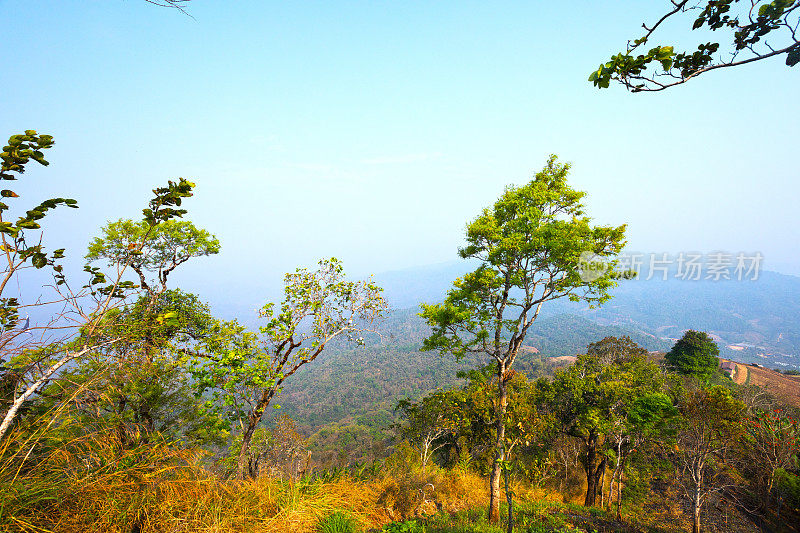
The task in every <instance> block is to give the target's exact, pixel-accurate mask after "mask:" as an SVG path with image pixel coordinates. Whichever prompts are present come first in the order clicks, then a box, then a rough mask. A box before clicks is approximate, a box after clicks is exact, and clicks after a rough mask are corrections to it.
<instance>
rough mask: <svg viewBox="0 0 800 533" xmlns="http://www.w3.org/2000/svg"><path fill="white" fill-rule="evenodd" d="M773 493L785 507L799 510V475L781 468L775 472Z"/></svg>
mask: <svg viewBox="0 0 800 533" xmlns="http://www.w3.org/2000/svg"><path fill="white" fill-rule="evenodd" d="M775 492H776V493H777V494H778V495H779V496H780V497H781V498H782V499H783V501H784V502H785V503H786V505H789V506H791V507H794V508H795V510H800V475H797V474H794V473H792V472H787V471H786V470H784V469H783V468H779V469H778V470H776V471H775Z"/></svg>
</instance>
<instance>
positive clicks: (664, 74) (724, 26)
mask: <svg viewBox="0 0 800 533" xmlns="http://www.w3.org/2000/svg"><path fill="white" fill-rule="evenodd" d="M670 3H671V4H672V5H671V6H669V7H668V9H669V11H667V12H666V13H665V14H664V15H663V16H661V17H660V18H659V19H658V20H657V21H656V22H655V23H652V24H651V25H649V26H648V25H647V24H646V23H645V24H642V27H643V28H644V30H645V33H644V34H643V35H642V36H641V37H639V38H637V39H634V40H633V41H628V45H627V47H626V49H625V52H620V53H618V54H616V55H613V56H611V60H610V61H608V62H607V63H605V64H602V65H600V67H599V68H598V69H597V70H596V71H594V72H592V73H591V75H590V76H589V81H591V82H592V83H594V86H595V87H598V88H601V89H604V88H607V87H608V86H609V84H610V83H611V81H612V80H613V81H616V82H619V83H621V84H622V85H623V86H624V87H625V88H626V89H628V90H629V91H631V92H641V91H662V90H664V89H667V88H669V87H674V86H675V85H680V84H682V83H686V82H687V81H689V80H690V79H692V78H695V77H697V76H699V75H701V74H704V73H706V72H710V71H712V70H717V69H721V68H728V67H736V66H740V65H745V64H748V63H753V62H755V61H761V60H764V59H768V58H770V57H775V56H786V58H785V62H786V65H787V66H789V67H793V66H795V65H796V64H797V63H799V62H800V35H799V34H798V33H797V27H798V24H799V23H800V18H799V15H800V0H750V1H749V2H746V1H744V0H703V1H701V2H699V3H698V2H690V1H689V0H670ZM690 13H694V14H696V15H697V16H696V18H694V20H693V21H692V30H703V29H706V30H707V31H708V30H710V31H714V32H716V31H718V30H722V31H727V32H730V33H732V36H731V37H732V43H731V45H732V46H731V48H730V49H729V50H728V52H727V53H725V54H723V53H722V52H721V51H720V43H719V42H708V43H703V44H700V45H698V46H697V50H695V51H694V52H680V53H677V52H675V47H674V46H661V45H659V46H655V47H653V48H651V49H650V50H648V51H647V52H642V53H639V54H638V55H634V53H635V52H637V51H638V50H643V49H644V46H645V45H646V44H647V43H648V42H649V41H650V39H651V37H652V36H653V34H654V33H655V32H656V30H658V28H659V27H661V26H662V24H664V23H666V22H667V21H668V20H669V19H671V18H673V17H681V16H686V17H689V14H690ZM692 18H693V16H692V17H689V20H692ZM687 22H688V21H687ZM767 38H769V39H770V40H771V42H767ZM718 52H720V56H719V57H718V58H715V55H716V54H717V53H718Z"/></svg>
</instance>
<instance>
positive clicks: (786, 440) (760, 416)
mask: <svg viewBox="0 0 800 533" xmlns="http://www.w3.org/2000/svg"><path fill="white" fill-rule="evenodd" d="M744 424H745V429H746V432H747V438H746V440H745V446H746V449H747V456H748V458H749V462H750V463H751V465H752V467H753V469H754V470H755V473H756V476H755V477H757V480H758V482H759V483H760V484H761V486H762V487H763V489H764V496H765V500H767V501H768V500H769V498H770V497H771V494H772V489H773V486H774V484H775V476H776V473H777V472H778V471H780V470H784V471H785V470H788V469H789V468H791V467H792V465H793V461H794V459H795V457H796V456H797V455H798V453H800V427H799V426H798V423H797V420H795V419H794V418H793V417H792V416H791V415H789V414H788V413H786V412H785V411H784V410H783V409H780V408H776V409H771V410H757V411H756V412H754V413H753V414H751V415H749V416H747V417H746V418H745V419H744Z"/></svg>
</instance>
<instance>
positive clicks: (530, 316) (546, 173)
mask: <svg viewBox="0 0 800 533" xmlns="http://www.w3.org/2000/svg"><path fill="white" fill-rule="evenodd" d="M569 168H570V165H569V164H562V163H559V162H558V160H557V158H556V156H550V158H549V159H548V161H547V164H546V165H545V167H544V169H542V170H541V171H540V172H538V173H537V174H536V176H535V177H534V179H533V181H531V182H530V183H528V184H527V185H523V186H521V187H514V186H510V187H508V188H507V189H506V190H505V192H504V193H503V195H502V196H501V197H500V198H499V199H498V200H497V202H495V204H494V206H492V207H491V208H487V209H484V210H483V213H481V215H480V216H478V217H477V218H476V219H475V220H474V221H472V222H471V223H470V224H469V225H468V227H467V235H466V237H467V245H466V246H465V247H463V248H461V249H460V250H459V254H460V255H461V257H462V258H474V259H478V260H480V261H481V265H480V266H479V267H478V268H477V269H476V270H475V271H474V272H471V273H469V274H467V275H465V276H464V277H463V278H460V279H458V280H456V281H455V283H454V287H453V288H452V289H451V290H450V291H449V292H448V294H447V298H446V299H445V301H444V303H442V304H438V305H423V306H422V309H423V311H422V313H421V316H422V317H423V318H425V319H426V320H427V322H428V324H430V325H431V326H432V327H433V333H432V335H431V336H430V337H429V338H427V339H426V340H425V341H424V344H423V349H424V350H436V351H439V352H440V353H445V352H449V353H453V354H454V355H456V357H459V358H460V357H463V356H464V355H465V354H466V353H485V354H488V355H490V356H492V357H494V358H495V359H497V360H501V359H505V358H507V357H510V358H511V359H512V360H513V356H514V355H516V352H517V350H518V349H519V347H520V346H521V343H522V341H523V340H524V338H525V335H526V333H527V330H528V328H529V327H530V325H531V324H532V323H533V321H534V320H535V319H536V317H537V316H538V313H539V310H540V309H541V306H542V304H543V303H544V302H546V301H548V300H554V299H556V298H562V297H567V298H569V299H570V300H573V301H579V300H583V301H586V302H590V303H592V304H599V303H602V302H604V301H606V300H607V299H608V298H610V296H609V294H608V291H609V289H610V288H611V287H613V286H614V285H615V276H614V273H613V271H612V267H613V266H614V264H615V262H614V257H615V256H616V255H617V254H618V253H619V252H620V250H621V249H622V247H623V245H624V235H625V226H618V227H611V226H593V225H592V224H591V220H590V219H589V217H587V216H586V215H585V213H584V207H583V204H582V203H581V200H582V198H583V196H584V194H585V193H583V192H580V191H576V190H574V189H572V188H571V187H570V186H569V185H568V184H567V174H568V172H569ZM587 254H588V255H590V256H593V257H594V258H595V259H596V260H607V261H608V266H609V268H608V269H607V270H605V271H603V272H601V273H599V274H598V275H597V276H596V277H593V279H588V278H586V279H585V276H582V275H581V272H580V270H579V265H580V263H581V260H582V257H585V256H586V255H587ZM509 362H513V361H509Z"/></svg>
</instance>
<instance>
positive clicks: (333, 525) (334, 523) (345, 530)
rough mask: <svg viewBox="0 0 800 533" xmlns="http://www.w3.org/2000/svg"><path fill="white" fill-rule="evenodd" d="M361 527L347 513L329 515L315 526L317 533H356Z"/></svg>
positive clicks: (338, 512)
mask: <svg viewBox="0 0 800 533" xmlns="http://www.w3.org/2000/svg"><path fill="white" fill-rule="evenodd" d="M360 531H361V526H360V525H359V523H358V521H357V520H356V519H355V518H353V517H352V516H350V515H348V514H347V513H343V512H342V511H336V512H334V513H331V514H329V515H328V516H326V517H325V518H323V519H322V520H320V521H319V523H318V524H317V533H358V532H360Z"/></svg>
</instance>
